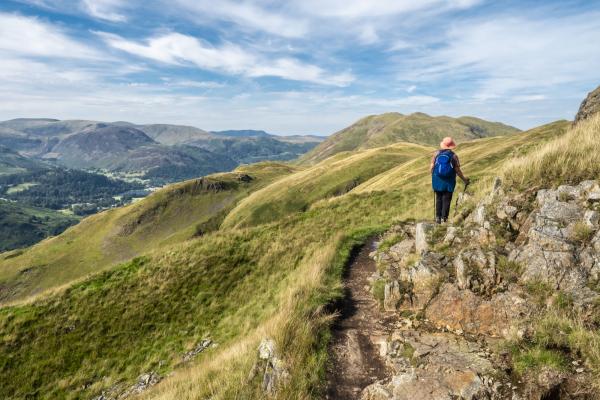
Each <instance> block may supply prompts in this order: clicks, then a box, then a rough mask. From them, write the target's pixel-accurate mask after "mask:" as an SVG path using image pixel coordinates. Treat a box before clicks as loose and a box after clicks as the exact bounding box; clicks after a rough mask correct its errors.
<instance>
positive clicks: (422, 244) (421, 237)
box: [415, 222, 434, 254]
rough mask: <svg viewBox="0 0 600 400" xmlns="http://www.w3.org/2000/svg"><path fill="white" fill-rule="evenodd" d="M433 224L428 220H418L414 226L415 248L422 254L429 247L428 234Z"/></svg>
mask: <svg viewBox="0 0 600 400" xmlns="http://www.w3.org/2000/svg"><path fill="white" fill-rule="evenodd" d="M433 227H434V225H433V224H432V223H429V222H419V223H418V224H417V225H416V227H415V249H416V251H417V254H422V253H423V252H425V251H426V250H427V249H428V248H429V242H428V236H429V234H430V233H431V231H432V230H433Z"/></svg>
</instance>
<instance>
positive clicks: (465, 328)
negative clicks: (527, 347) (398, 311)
mask: <svg viewBox="0 0 600 400" xmlns="http://www.w3.org/2000/svg"><path fill="white" fill-rule="evenodd" d="M530 312H531V311H530V306H529V304H528V303H527V301H526V300H525V297H524V295H523V293H521V292H519V291H517V290H516V289H515V290H514V291H509V292H504V293H498V294H496V295H494V296H492V297H491V298H490V299H486V298H484V297H482V296H478V295H476V294H475V293H473V292H472V291H471V290H469V289H465V290H460V289H458V288H457V287H456V286H455V285H453V284H451V283H446V284H444V286H442V288H441V290H440V293H439V294H438V295H437V296H436V297H435V299H434V300H433V301H432V302H431V304H430V305H429V306H428V307H427V310H426V312H425V316H426V318H427V319H429V321H431V323H433V324H434V325H435V326H436V327H438V328H445V329H447V330H450V331H453V332H460V333H462V332H465V333H470V334H475V335H486V336H489V337H507V338H508V337H511V336H513V335H514V334H515V332H518V331H519V330H520V328H519V322H520V321H522V320H523V318H524V317H526V316H528V315H530Z"/></svg>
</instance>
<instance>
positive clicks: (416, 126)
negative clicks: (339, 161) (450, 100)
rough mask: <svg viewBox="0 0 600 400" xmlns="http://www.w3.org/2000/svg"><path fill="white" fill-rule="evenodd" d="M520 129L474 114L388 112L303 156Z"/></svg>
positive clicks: (308, 160) (318, 158) (305, 159)
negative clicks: (436, 115) (404, 113)
mask: <svg viewBox="0 0 600 400" xmlns="http://www.w3.org/2000/svg"><path fill="white" fill-rule="evenodd" d="M516 132H519V130H518V129H516V128H513V127H511V126H507V125H504V124H501V123H498V122H488V121H485V120H482V119H479V118H474V117H460V118H451V117H446V116H441V117H432V116H429V115H427V114H424V113H414V114H410V115H403V114H399V113H386V114H381V115H372V116H369V117H365V118H363V119H361V120H359V121H358V122H356V123H354V124H352V125H350V126H349V127H347V128H345V129H343V130H341V131H339V132H336V133H334V134H333V135H331V136H330V137H329V138H327V140H325V141H324V142H322V143H321V144H319V145H318V146H317V147H315V148H314V149H313V150H311V151H309V152H308V153H306V154H305V155H303V156H302V157H301V158H300V161H301V162H302V163H305V164H311V163H314V162H317V161H321V160H323V159H325V158H327V157H329V156H331V155H334V154H337V153H339V152H341V151H352V150H358V149H368V148H373V147H379V146H386V145H389V144H392V143H396V142H411V143H418V144H423V145H430V146H437V145H438V144H439V142H440V141H441V139H442V138H444V137H445V136H452V137H454V139H455V140H456V141H457V142H458V143H461V142H465V141H469V140H473V139H478V138H484V137H489V136H501V135H509V134H512V133H516Z"/></svg>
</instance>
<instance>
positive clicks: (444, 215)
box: [435, 192, 452, 220]
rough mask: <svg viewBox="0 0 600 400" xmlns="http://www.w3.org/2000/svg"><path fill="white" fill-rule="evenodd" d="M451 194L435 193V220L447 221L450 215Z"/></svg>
mask: <svg viewBox="0 0 600 400" xmlns="http://www.w3.org/2000/svg"><path fill="white" fill-rule="evenodd" d="M450 203H452V192H435V218H436V219H442V220H447V219H448V215H450Z"/></svg>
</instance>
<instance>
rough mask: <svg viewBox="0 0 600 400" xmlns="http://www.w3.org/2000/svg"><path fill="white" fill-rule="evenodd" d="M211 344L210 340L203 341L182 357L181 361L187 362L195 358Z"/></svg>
mask: <svg viewBox="0 0 600 400" xmlns="http://www.w3.org/2000/svg"><path fill="white" fill-rule="evenodd" d="M212 344H213V342H212V340H210V339H204V340H202V341H201V342H200V343H199V344H198V345H197V346H196V347H194V348H193V349H192V350H190V351H188V352H187V353H185V354H184V355H183V361H184V362H187V361H190V360H191V359H193V358H194V357H196V356H197V355H198V354H200V353H201V352H203V351H204V350H206V349H207V348H209V347H210V346H211V345H212Z"/></svg>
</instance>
